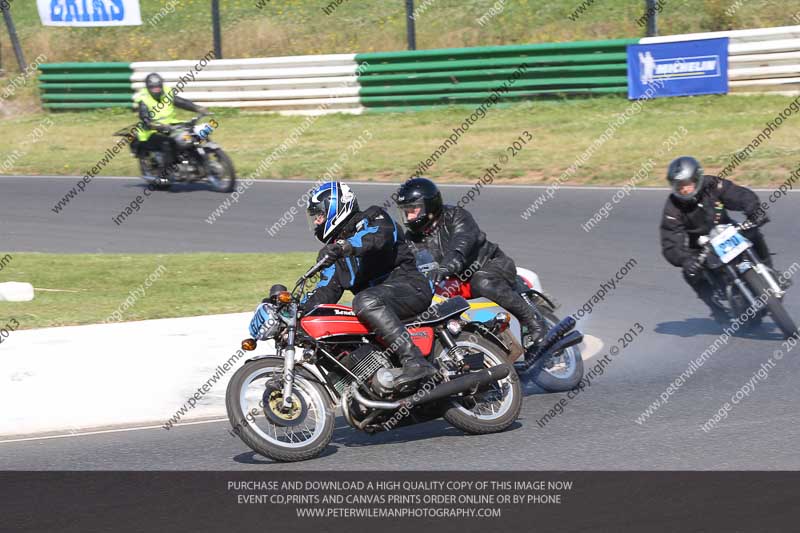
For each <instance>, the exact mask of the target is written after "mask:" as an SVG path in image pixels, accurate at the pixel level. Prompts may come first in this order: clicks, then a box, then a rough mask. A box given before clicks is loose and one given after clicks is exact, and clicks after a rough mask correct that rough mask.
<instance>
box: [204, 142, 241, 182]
mask: <svg viewBox="0 0 800 533" xmlns="http://www.w3.org/2000/svg"><path fill="white" fill-rule="evenodd" d="M206 174H207V176H206V179H208V183H209V184H211V188H212V189H214V190H215V191H217V192H231V191H233V188H234V187H235V186H236V171H235V170H234V169H233V161H231V158H230V157H228V154H226V153H225V152H224V151H222V149H219V148H218V149H216V150H212V151H209V153H208V160H207V161H206Z"/></svg>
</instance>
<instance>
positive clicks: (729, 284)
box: [697, 221, 797, 339]
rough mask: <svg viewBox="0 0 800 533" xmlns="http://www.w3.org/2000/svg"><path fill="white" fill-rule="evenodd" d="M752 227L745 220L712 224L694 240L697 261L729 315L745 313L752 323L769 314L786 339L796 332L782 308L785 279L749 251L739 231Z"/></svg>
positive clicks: (717, 300)
mask: <svg viewBox="0 0 800 533" xmlns="http://www.w3.org/2000/svg"><path fill="white" fill-rule="evenodd" d="M753 227H754V225H753V224H752V223H751V222H749V221H745V222H744V223H742V224H739V225H738V226H737V225H732V224H719V225H717V226H714V228H712V229H711V232H710V233H709V234H708V235H703V236H701V237H700V238H699V239H698V240H697V242H698V244H700V246H702V247H703V251H702V252H701V253H700V256H699V257H698V260H699V261H700V262H701V263H702V264H703V265H704V266H705V270H704V271H703V275H704V276H705V278H706V280H707V281H708V282H709V283H710V284H711V287H712V288H713V291H714V292H713V299H714V303H715V304H716V305H717V306H718V307H719V308H721V309H723V310H724V311H725V312H726V313H728V315H729V316H730V317H731V318H735V317H739V316H742V315H745V316H747V317H750V318H749V320H750V321H752V322H754V323H756V322H758V321H759V320H760V319H761V318H762V317H763V316H765V315H766V314H770V315H771V316H772V319H773V320H774V321H775V323H776V324H777V325H778V327H779V328H780V330H781V332H782V333H783V335H784V336H785V337H786V338H787V339H788V338H789V337H791V336H793V335H795V334H797V326H796V325H795V323H794V320H792V317H791V316H789V313H788V312H787V311H786V309H785V308H784V307H783V298H784V296H785V295H786V290H787V289H788V287H789V282H788V280H785V279H783V277H782V276H777V275H776V273H775V271H773V270H772V269H771V268H769V267H768V266H767V265H765V264H764V263H762V262H761V260H760V259H759V258H758V256H757V255H756V254H755V253H754V252H753V249H752V248H753V243H752V242H751V241H750V240H749V239H748V238H747V237H745V236H744V235H742V233H741V231H742V230H748V229H750V228H753Z"/></svg>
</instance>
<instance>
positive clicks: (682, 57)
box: [628, 37, 728, 99]
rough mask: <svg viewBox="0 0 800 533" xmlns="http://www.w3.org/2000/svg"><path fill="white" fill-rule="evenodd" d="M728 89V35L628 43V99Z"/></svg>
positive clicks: (714, 91) (723, 92)
mask: <svg viewBox="0 0 800 533" xmlns="http://www.w3.org/2000/svg"><path fill="white" fill-rule="evenodd" d="M727 92H728V38H727V37H724V38H722V39H702V40H697V41H683V42H679V43H653V44H635V45H631V46H628V98H630V99H636V98H641V97H642V96H645V95H647V97H648V98H661V97H665V96H686V95H691V94H725V93H727Z"/></svg>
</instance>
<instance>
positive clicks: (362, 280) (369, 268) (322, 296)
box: [303, 206, 428, 309]
mask: <svg viewBox="0 0 800 533" xmlns="http://www.w3.org/2000/svg"><path fill="white" fill-rule="evenodd" d="M337 239H346V240H347V241H348V242H350V244H351V245H353V251H354V252H355V253H354V255H352V256H350V257H343V258H342V259H339V260H338V261H337V262H336V263H334V264H333V265H331V266H329V267H328V268H326V269H325V270H323V271H322V273H321V275H320V281H319V282H318V283H317V286H316V287H315V288H314V290H313V291H312V292H310V293H309V294H308V297H307V299H306V300H305V301H304V302H303V307H304V308H305V309H311V308H313V307H314V306H316V305H319V304H326V303H336V302H338V301H339V299H340V298H341V297H342V294H343V293H344V291H345V289H348V290H350V291H352V292H353V294H357V293H358V292H360V291H362V290H364V289H366V288H368V287H372V286H375V285H378V284H379V283H383V282H385V281H389V280H402V281H404V282H409V283H417V284H419V285H420V287H425V286H427V285H428V281H427V280H426V279H425V277H424V276H423V275H422V274H421V273H420V272H419V271H418V270H417V263H416V260H415V258H414V253H413V251H412V250H411V248H410V247H409V245H408V243H407V242H406V240H405V238H404V237H403V233H402V231H400V229H399V227H398V226H397V223H396V222H395V221H394V220H392V218H391V217H390V216H389V214H388V213H387V212H386V211H385V210H384V209H383V208H381V207H378V206H372V207H369V208H367V209H366V210H364V211H361V212H359V213H356V214H355V215H354V216H353V217H352V218H351V219H350V220H349V221H348V222H347V224H346V225H345V226H344V227H343V228H342V230H341V232H340V233H339V235H338V236H337ZM323 250H324V249H323ZM323 250H320V253H319V255H318V256H317V260H318V261H319V260H320V259H322V254H323Z"/></svg>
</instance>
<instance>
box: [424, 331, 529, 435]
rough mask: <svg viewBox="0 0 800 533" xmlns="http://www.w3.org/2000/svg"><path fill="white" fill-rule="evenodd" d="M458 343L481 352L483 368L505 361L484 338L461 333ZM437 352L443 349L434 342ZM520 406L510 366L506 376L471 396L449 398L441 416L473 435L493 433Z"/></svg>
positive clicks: (505, 425) (515, 414)
mask: <svg viewBox="0 0 800 533" xmlns="http://www.w3.org/2000/svg"><path fill="white" fill-rule="evenodd" d="M456 344H457V345H458V346H461V347H464V348H467V349H468V350H470V351H477V352H481V353H482V354H483V361H484V368H490V367H493V366H497V365H500V364H506V363H505V361H504V360H503V358H502V357H501V356H500V355H499V354H498V353H496V352H497V350H498V348H497V347H496V346H494V345H493V344H492V343H491V342H489V341H487V340H486V339H484V338H481V337H477V336H474V335H471V334H469V333H466V332H464V333H462V334H461V335H460V336H459V337H458V338H457V339H456ZM437 347H438V349H437V351H436V353H437V354H440V353H441V352H442V351H446V350H447V349H446V348H445V347H444V346H442V345H441V344H438V343H437ZM521 409H522V389H521V387H520V385H519V379H518V378H517V373H516V372H514V369H513V368H512V369H511V372H509V374H508V376H507V377H505V378H503V379H501V380H500V381H496V382H494V383H492V384H491V385H489V386H488V387H487V388H486V389H484V390H481V391H478V392H477V393H476V394H474V395H472V396H465V397H463V398H459V399H454V400H451V405H450V407H449V408H448V409H447V410H446V411H445V413H444V418H445V420H447V421H448V422H450V423H451V424H453V426H455V427H457V428H458V429H460V430H462V431H464V432H466V433H471V434H473V435H482V434H485V433H497V432H499V431H503V430H504V429H506V428H508V427H509V426H510V425H511V424H513V423H514V421H515V420H516V419H517V417H518V416H519V412H520V410H521Z"/></svg>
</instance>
